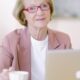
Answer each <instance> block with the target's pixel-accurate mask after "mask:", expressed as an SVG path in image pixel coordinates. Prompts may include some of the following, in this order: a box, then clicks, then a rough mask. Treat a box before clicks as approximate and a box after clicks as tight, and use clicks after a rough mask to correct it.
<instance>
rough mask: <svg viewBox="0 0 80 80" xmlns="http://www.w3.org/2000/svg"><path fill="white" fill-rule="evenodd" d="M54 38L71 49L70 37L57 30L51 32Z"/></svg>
mask: <svg viewBox="0 0 80 80" xmlns="http://www.w3.org/2000/svg"><path fill="white" fill-rule="evenodd" d="M50 32H51V34H52V36H53V38H56V40H57V41H58V42H59V43H60V44H63V45H65V46H66V47H68V48H71V39H70V36H69V35H68V34H66V33H64V32H60V31H57V30H50Z"/></svg>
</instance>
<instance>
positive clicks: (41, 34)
mask: <svg viewBox="0 0 80 80" xmlns="http://www.w3.org/2000/svg"><path fill="white" fill-rule="evenodd" d="M28 28H29V32H30V34H31V36H32V37H33V38H35V39H36V40H44V39H45V38H46V36H47V27H44V28H37V27H30V26H28Z"/></svg>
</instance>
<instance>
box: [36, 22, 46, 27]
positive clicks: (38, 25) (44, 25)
mask: <svg viewBox="0 0 80 80" xmlns="http://www.w3.org/2000/svg"><path fill="white" fill-rule="evenodd" d="M35 25H36V27H39V28H44V27H46V26H47V23H42V22H41V23H36V24H35Z"/></svg>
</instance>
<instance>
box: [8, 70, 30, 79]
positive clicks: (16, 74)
mask: <svg viewBox="0 0 80 80" xmlns="http://www.w3.org/2000/svg"><path fill="white" fill-rule="evenodd" d="M28 77H29V73H28V72H26V71H11V72H9V80H28Z"/></svg>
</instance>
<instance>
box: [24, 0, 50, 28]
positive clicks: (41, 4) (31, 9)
mask: <svg viewBox="0 0 80 80" xmlns="http://www.w3.org/2000/svg"><path fill="white" fill-rule="evenodd" d="M23 4H24V7H25V9H24V14H25V17H26V20H27V22H28V26H34V27H38V28H43V27H46V26H47V24H48V22H49V21H50V16H51V14H50V7H49V4H48V0H23Z"/></svg>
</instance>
